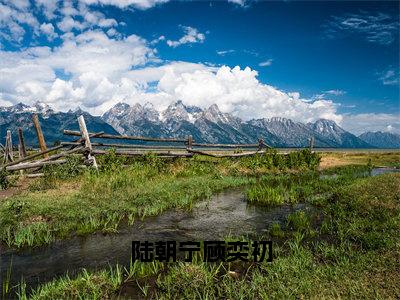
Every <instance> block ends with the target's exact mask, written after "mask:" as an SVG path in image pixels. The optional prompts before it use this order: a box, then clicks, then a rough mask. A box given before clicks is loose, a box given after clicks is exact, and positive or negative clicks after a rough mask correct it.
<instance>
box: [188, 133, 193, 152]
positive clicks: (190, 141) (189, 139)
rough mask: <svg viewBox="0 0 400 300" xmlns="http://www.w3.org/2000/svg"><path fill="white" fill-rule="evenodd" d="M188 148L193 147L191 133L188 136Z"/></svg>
mask: <svg viewBox="0 0 400 300" xmlns="http://www.w3.org/2000/svg"><path fill="white" fill-rule="evenodd" d="M187 147H188V149H192V147H193V137H192V136H191V135H189V136H188V146H187Z"/></svg>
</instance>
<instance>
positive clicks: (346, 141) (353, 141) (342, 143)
mask: <svg viewBox="0 0 400 300" xmlns="http://www.w3.org/2000/svg"><path fill="white" fill-rule="evenodd" d="M307 125H308V126H309V127H310V128H311V129H312V130H313V131H314V132H315V133H317V134H319V135H321V136H323V137H325V138H326V139H328V140H329V141H330V142H331V143H332V145H333V146H334V147H344V148H368V147H370V146H371V145H370V144H368V143H366V142H364V141H363V140H361V139H359V138H357V137H356V136H355V135H354V134H351V133H350V132H348V131H346V130H344V129H343V128H341V127H340V126H339V125H337V124H336V123H335V122H334V121H332V120H326V119H320V120H317V121H316V122H315V123H308V124H307Z"/></svg>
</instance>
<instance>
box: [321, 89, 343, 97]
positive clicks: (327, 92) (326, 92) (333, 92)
mask: <svg viewBox="0 0 400 300" xmlns="http://www.w3.org/2000/svg"><path fill="white" fill-rule="evenodd" d="M325 94H329V95H334V96H343V95H344V94H346V91H342V90H329V91H325Z"/></svg>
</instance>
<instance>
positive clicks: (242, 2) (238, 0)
mask: <svg viewBox="0 0 400 300" xmlns="http://www.w3.org/2000/svg"><path fill="white" fill-rule="evenodd" d="M228 2H231V3H235V4H238V5H240V6H244V5H245V4H246V0H228Z"/></svg>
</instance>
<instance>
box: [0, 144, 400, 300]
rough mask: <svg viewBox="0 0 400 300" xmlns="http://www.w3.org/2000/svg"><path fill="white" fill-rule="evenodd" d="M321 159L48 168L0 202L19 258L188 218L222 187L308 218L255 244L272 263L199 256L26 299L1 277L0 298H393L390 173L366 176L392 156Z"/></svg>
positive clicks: (398, 257) (1, 231)
mask: <svg viewBox="0 0 400 300" xmlns="http://www.w3.org/2000/svg"><path fill="white" fill-rule="evenodd" d="M321 157H322V159H321V161H319V154H311V153H309V152H308V151H302V152H294V153H293V154H290V155H288V156H282V155H278V154H276V153H271V154H270V155H266V156H262V157H261V156H259V157H253V158H242V159H236V160H229V159H210V158H205V157H196V158H193V159H190V160H176V161H173V162H165V161H161V160H159V159H157V158H156V157H153V156H148V157H145V158H143V159H142V160H135V161H127V160H126V159H122V158H120V157H117V156H115V155H113V153H110V154H109V155H106V156H104V157H102V159H101V160H100V161H99V165H100V166H103V167H102V170H101V171H100V172H99V173H95V172H92V171H90V170H88V171H84V172H83V173H82V171H81V170H80V169H79V168H77V167H76V166H77V165H78V164H77V163H76V162H74V161H73V160H71V161H69V162H68V163H67V164H66V165H64V166H62V167H52V168H49V169H46V170H44V172H45V176H44V177H43V178H39V179H35V180H33V181H32V182H30V183H29V185H27V184H25V186H24V188H23V189H21V190H20V191H19V192H18V193H17V194H14V195H12V196H10V195H9V197H7V198H3V200H2V201H0V216H1V217H0V240H1V244H2V245H3V248H7V249H19V248H20V249H26V248H30V247H37V246H40V245H46V244H51V243H53V242H54V241H55V240H58V239H68V238H70V237H71V236H73V235H89V234H92V233H95V232H104V233H107V234H118V229H119V227H120V225H121V224H122V223H128V224H133V223H134V222H135V221H136V220H138V219H142V218H145V217H147V216H155V215H159V214H160V213H162V212H163V211H166V210H171V209H185V210H187V209H189V210H190V209H192V207H193V205H194V203H195V202H196V201H198V200H200V199H204V198H207V197H210V196H211V195H212V194H214V193H216V192H218V191H221V190H224V189H228V188H238V187H239V188H241V189H242V190H245V193H246V199H247V202H248V203H251V205H253V206H255V207H266V208H267V209H269V208H272V207H277V206H281V205H295V204H297V203H305V204H307V205H308V206H311V207H313V208H314V209H313V210H312V211H311V212H310V211H299V212H295V213H292V214H290V215H288V216H287V219H286V220H285V221H284V222H283V223H276V224H272V226H271V227H270V228H269V230H268V232H266V233H265V236H260V239H271V240H273V241H274V248H273V250H274V260H273V262H272V263H267V262H263V263H214V264H208V263H203V262H202V261H201V257H199V258H198V259H197V260H196V261H195V262H193V263H183V262H179V263H169V264H167V263H164V264H162V263H147V264H146V263H134V264H130V265H128V266H120V265H114V266H110V267H109V268H107V269H105V270H102V271H86V270H83V271H82V272H81V273H80V274H78V275H76V276H73V277H69V276H67V275H66V276H65V277H62V278H60V279H55V280H53V281H51V282H49V283H44V284H42V285H40V286H38V287H36V288H35V289H34V290H30V289H29V288H27V287H26V285H25V284H24V282H21V283H20V284H18V285H14V283H11V282H9V280H8V281H7V278H3V284H2V295H3V297H4V298H7V297H18V298H20V299H27V298H32V299H63V298H68V299H71V298H72V299H87V298H90V299H108V298H121V299H136V298H160V299H176V298H182V299H198V298H202V299H205V298H207V299H219V298H226V299H265V298H279V299H281V298H293V299H294V298H318V299H320V298H335V299H336V298H371V299H372V298H380V299H397V298H399V297H400V287H399V285H398V282H399V281H400V277H399V273H398V270H399V269H400V237H399V235H398V232H399V231H400V174H383V175H379V176H375V177H370V176H368V172H369V171H370V170H371V168H372V167H373V166H390V167H399V162H400V156H399V153H379V154H377V153H366V154H360V153H351V154H348V153H347V154H345V153H329V154H324V153H323V154H321ZM318 169H320V170H318ZM210 205H212V202H211V203H210ZM236 238H240V237H236ZM243 238H244V237H243ZM226 239H227V240H230V239H232V237H231V236H229V237H228V236H227V237H226ZM15 251H18V250H15ZM16 253H17V252H16ZM10 272H12V268H11V269H10Z"/></svg>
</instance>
